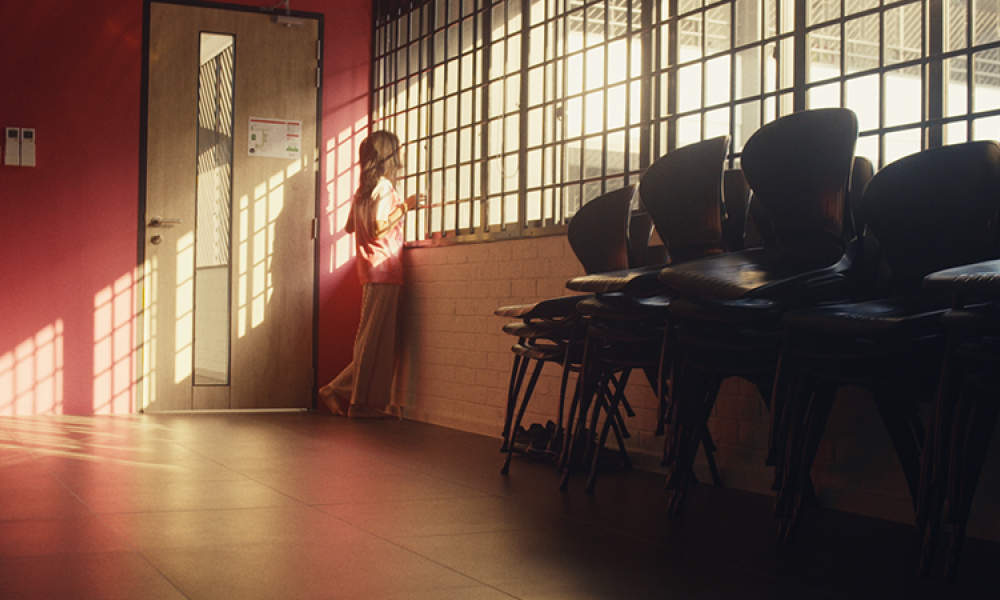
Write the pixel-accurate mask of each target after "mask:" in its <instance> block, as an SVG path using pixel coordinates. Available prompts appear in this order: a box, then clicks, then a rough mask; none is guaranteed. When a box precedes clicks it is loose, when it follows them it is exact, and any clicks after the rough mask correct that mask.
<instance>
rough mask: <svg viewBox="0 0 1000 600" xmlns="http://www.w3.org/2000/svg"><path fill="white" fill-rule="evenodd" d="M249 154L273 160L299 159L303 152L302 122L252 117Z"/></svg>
mask: <svg viewBox="0 0 1000 600" xmlns="http://www.w3.org/2000/svg"><path fill="white" fill-rule="evenodd" d="M248 142H249V143H248V149H247V154H249V155H250V156H270V157H272V158H299V156H300V154H301V152H302V148H301V145H302V121H289V120H287V119H261V118H259V117H250V139H249V140H248Z"/></svg>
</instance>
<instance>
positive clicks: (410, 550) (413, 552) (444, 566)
mask: <svg viewBox="0 0 1000 600" xmlns="http://www.w3.org/2000/svg"><path fill="white" fill-rule="evenodd" d="M324 514H326V515H327V516H329V517H331V518H334V519H337V520H338V521H341V522H342V523H344V524H346V525H349V526H351V527H354V528H356V529H357V530H359V531H361V532H364V533H366V534H368V535H370V536H372V537H373V538H375V539H377V540H381V541H383V542H385V543H387V544H390V545H392V546H394V547H396V548H398V549H399V550H401V551H403V552H405V553H407V554H409V555H412V556H415V557H418V558H420V559H421V560H425V561H427V562H429V563H431V564H434V565H437V566H439V567H441V568H442V569H445V570H447V571H450V572H452V573H454V574H456V575H459V576H460V577H462V578H464V579H466V580H468V581H471V582H474V583H475V584H477V585H480V586H484V587H487V588H489V589H491V590H493V591H496V592H498V593H501V594H503V595H504V596H507V597H510V598H518V597H517V596H513V595H511V594H510V593H508V592H505V591H504V590H502V589H500V588H498V587H496V586H495V585H493V584H490V583H487V582H485V581H482V580H480V579H478V578H476V577H473V576H472V575H470V574H468V573H463V572H462V571H460V570H458V569H456V568H455V567H453V566H451V565H448V564H445V563H443V562H441V561H439V560H435V559H434V558H431V557H430V556H427V555H425V554H421V553H420V552H417V551H416V550H414V549H413V548H408V547H406V546H404V545H402V544H400V543H398V542H397V541H395V540H393V539H391V538H387V537H385V536H383V535H381V534H379V533H376V532H374V531H371V530H369V529H368V528H365V527H361V526H359V525H355V524H354V523H350V522H348V521H344V520H343V519H341V518H339V517H336V516H334V515H330V514H328V513H324ZM464 587H466V586H455V587H454V589H462V588H464ZM468 587H470V588H471V587H473V586H471V585H470V586H468Z"/></svg>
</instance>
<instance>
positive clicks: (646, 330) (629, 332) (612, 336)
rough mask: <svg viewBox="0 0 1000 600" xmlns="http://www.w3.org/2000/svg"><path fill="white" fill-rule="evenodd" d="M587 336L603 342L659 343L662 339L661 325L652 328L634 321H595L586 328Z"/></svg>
mask: <svg viewBox="0 0 1000 600" xmlns="http://www.w3.org/2000/svg"><path fill="white" fill-rule="evenodd" d="M587 335H588V336H590V337H592V338H596V339H598V340H603V341H605V342H628V343H641V342H647V341H654V340H655V341H657V342H659V340H662V339H663V325H662V324H660V325H659V326H652V325H648V324H646V323H642V322H636V321H595V322H593V323H591V324H590V326H589V327H588V328H587ZM657 351H659V350H657Z"/></svg>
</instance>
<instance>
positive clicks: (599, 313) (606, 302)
mask: <svg viewBox="0 0 1000 600" xmlns="http://www.w3.org/2000/svg"><path fill="white" fill-rule="evenodd" d="M669 307H670V298H669V297H667V296H652V297H649V298H635V297H633V296H629V295H622V294H605V295H601V296H595V297H592V298H587V299H585V300H581V301H580V302H579V303H578V304H577V305H576V309H577V310H578V311H579V312H580V313H582V314H584V315H587V316H588V317H594V318H596V319H606V320H615V321H639V320H643V319H650V318H657V317H658V318H660V319H662V318H663V317H665V316H666V314H667V309H668V308H669Z"/></svg>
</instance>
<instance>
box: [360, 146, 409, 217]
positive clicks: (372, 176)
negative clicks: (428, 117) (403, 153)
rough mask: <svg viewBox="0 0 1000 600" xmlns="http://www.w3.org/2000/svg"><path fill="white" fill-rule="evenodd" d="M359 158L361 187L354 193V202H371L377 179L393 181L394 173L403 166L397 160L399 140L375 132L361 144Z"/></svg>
mask: <svg viewBox="0 0 1000 600" xmlns="http://www.w3.org/2000/svg"><path fill="white" fill-rule="evenodd" d="M359 158H360V159H361V185H359V186H358V190H357V192H355V196H354V197H355V201H356V202H371V197H372V190H374V189H375V186H377V185H378V180H379V178H381V177H385V178H387V179H389V180H394V179H395V178H396V172H397V171H398V170H399V169H401V168H402V166H403V165H402V164H400V159H399V138H398V137H396V134H394V133H390V132H388V131H376V132H374V133H372V134H371V135H369V136H368V137H367V138H365V140H364V141H363V142H361V148H360V150H359Z"/></svg>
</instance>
